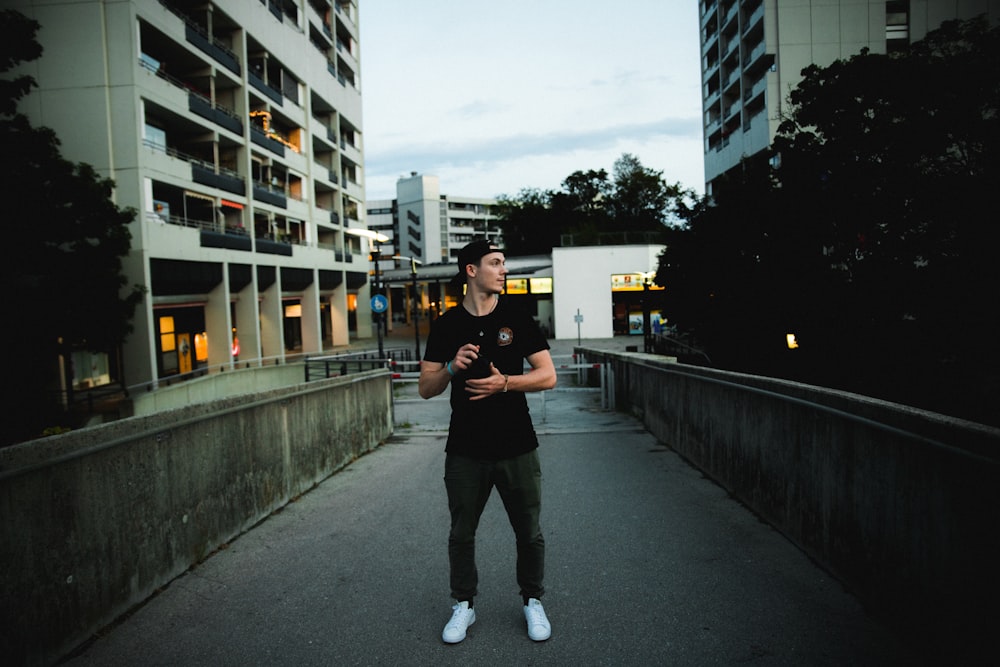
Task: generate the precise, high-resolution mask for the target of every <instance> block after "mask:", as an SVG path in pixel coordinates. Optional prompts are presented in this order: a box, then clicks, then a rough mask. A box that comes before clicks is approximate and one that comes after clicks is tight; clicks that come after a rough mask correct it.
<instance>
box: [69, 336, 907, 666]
mask: <svg viewBox="0 0 1000 667" xmlns="http://www.w3.org/2000/svg"><path fill="white" fill-rule="evenodd" d="M574 343H575V341H574ZM554 352H556V353H561V352H562V350H560V349H554ZM561 385H562V388H559V389H556V390H554V391H551V392H547V394H546V396H545V405H544V410H543V409H542V404H541V398H540V397H539V396H537V395H533V396H532V397H531V403H530V405H531V406H532V411H533V414H534V415H535V420H536V425H537V430H538V432H539V434H540V441H541V448H540V455H541V459H542V466H543V475H544V485H545V487H544V492H545V496H544V509H543V514H542V520H543V529H544V532H545V538H546V544H547V572H546V586H547V589H548V592H547V594H546V596H545V598H544V602H545V605H546V610H547V611H548V614H549V617H550V619H551V621H552V626H553V635H552V638H551V639H550V640H549V641H547V642H544V643H539V644H536V643H534V642H531V641H530V640H529V639H528V638H527V635H526V632H525V629H524V619H523V615H522V612H521V606H520V600H519V598H518V595H517V585H516V583H515V581H514V550H513V543H512V536H511V532H510V528H509V526H508V525H507V522H506V517H505V516H504V513H503V510H502V507H501V504H500V502H499V499H498V497H497V496H496V494H494V497H493V498H492V499H491V501H490V503H489V505H488V506H487V509H486V512H485V514H484V516H483V521H482V525H481V528H480V531H479V540H478V552H479V554H478V559H479V567H480V595H479V597H478V598H477V601H476V610H477V618H478V620H477V622H476V624H475V625H474V626H472V628H470V630H469V634H468V637H467V639H466V640H465V641H464V642H463V643H461V644H458V645H445V644H443V643H442V642H441V640H440V635H441V629H442V627H443V626H444V623H445V622H446V621H447V619H448V617H449V616H450V605H451V600H450V599H449V598H448V575H447V553H446V542H447V524H448V516H447V508H446V502H445V494H444V486H443V482H442V475H443V469H444V452H443V447H444V437H443V435H444V434H443V433H442V430H441V429H443V428H446V426H447V418H448V404H447V402H446V400H444V399H434V400H431V401H421V400H420V399H419V398H415V397H414V391H413V388H412V386H410V387H403V388H400V389H399V390H397V396H396V421H397V424H398V425H399V426H398V428H397V431H396V434H395V435H394V436H393V437H392V439H391V440H390V441H389V442H387V443H386V444H384V445H383V446H382V447H380V448H378V449H377V450H376V451H374V452H373V453H371V454H369V455H367V456H365V457H363V458H361V459H359V460H358V461H356V462H355V463H353V464H352V465H350V466H349V467H348V468H346V469H345V470H343V471H342V472H340V473H339V474H337V475H335V476H333V477H331V478H330V479H329V480H327V481H326V482H324V483H323V484H321V485H320V486H319V487H317V488H316V489H315V490H313V491H311V492H310V493H308V494H306V495H305V496H303V497H302V498H300V499H299V500H298V501H297V502H294V503H292V504H290V505H288V506H287V507H286V508H285V509H283V510H282V511H280V512H278V513H276V514H274V515H273V516H271V517H270V518H268V519H267V520H266V521H264V522H262V523H261V524H259V525H258V526H257V527H256V528H254V529H253V530H251V531H249V532H248V533H246V534H244V535H243V536H241V537H240V538H239V539H237V540H234V541H233V542H232V543H231V544H230V545H229V546H228V548H226V549H223V550H220V551H219V552H217V553H216V554H214V555H213V556H211V557H210V558H208V559H207V560H206V561H204V562H203V563H201V564H200V565H198V566H197V567H195V568H193V569H192V570H191V571H190V572H189V573H187V574H186V575H184V576H182V577H180V578H179V579H177V580H175V581H174V582H173V583H171V584H170V585H169V586H167V587H165V588H164V590H163V591H162V592H161V593H160V594H159V595H157V596H155V597H154V598H153V599H151V600H150V601H149V602H148V603H147V604H145V605H144V606H142V607H141V608H139V609H138V610H136V611H135V613H133V614H132V615H130V616H129V617H128V618H127V619H125V620H123V621H122V622H121V623H119V624H118V625H117V626H116V627H113V628H110V629H108V631H107V632H106V633H105V634H104V635H103V636H101V637H100V638H98V639H97V640H95V641H94V642H92V643H91V644H90V645H89V646H87V647H85V648H84V649H83V650H81V651H78V652H77V654H76V655H74V656H73V657H72V658H71V659H70V660H69V661H68V664H70V665H144V666H152V665H185V666H188V665H213V666H220V665H451V664H455V665H459V664H461V665H576V666H578V667H580V666H590V665H735V664H745V663H752V664H762V665H831V666H832V665H836V666H838V667H840V666H842V665H895V664H904V663H905V664H916V663H918V662H919V661H918V660H916V659H914V657H913V656H912V655H907V653H906V652H905V650H904V649H903V648H901V647H900V645H899V644H898V643H897V642H896V640H895V639H894V638H893V637H892V636H891V635H890V634H889V633H888V632H886V631H885V630H884V629H883V628H882V627H880V626H879V624H877V623H876V622H874V621H873V620H871V619H870V618H869V617H868V616H867V615H866V614H865V613H864V611H863V610H862V608H861V607H860V605H859V603H858V602H857V601H856V600H855V599H854V598H853V597H851V596H850V595H848V594H847V593H845V592H844V590H843V589H842V588H841V586H840V585H839V584H838V583H837V582H836V581H833V580H832V579H831V578H830V577H829V576H828V575H827V574H826V573H825V572H823V571H822V570H820V569H819V568H817V567H816V566H815V565H814V564H813V563H812V562H810V560H809V559H808V558H806V557H805V556H804V555H803V554H802V553H801V552H800V551H798V550H797V549H796V548H795V547H794V546H792V545H791V544H790V543H789V542H788V541H787V540H785V539H784V538H783V537H782V536H781V535H780V534H778V533H777V532H776V531H774V530H772V529H771V528H770V527H768V526H767V525H765V524H763V523H761V522H760V521H759V520H758V519H757V518H756V517H755V516H754V515H753V514H752V513H750V512H749V511H748V510H747V509H746V508H744V507H743V506H741V505H740V504H739V503H737V502H735V501H734V500H732V499H731V498H730V497H728V495H727V494H726V493H725V492H724V491H723V490H722V489H721V488H720V487H718V486H716V485H715V484H713V483H712V482H710V481H708V480H706V479H705V478H704V477H703V476H702V475H701V474H700V473H699V472H698V471H697V470H695V469H694V468H692V467H690V466H689V465H687V464H686V463H685V462H684V461H683V460H681V459H680V458H679V457H678V456H677V455H676V454H674V453H673V452H672V451H671V450H670V449H669V448H668V447H666V446H664V445H663V444H661V443H658V442H657V441H656V440H655V439H654V438H653V437H652V436H650V435H649V434H648V433H646V432H645V431H644V430H643V429H642V428H641V425H640V424H639V423H638V422H636V421H634V420H633V419H631V418H630V417H628V416H625V415H620V414H616V413H613V412H607V411H604V410H602V409H601V406H600V400H599V396H598V394H597V393H596V392H594V391H593V390H584V389H579V388H572V386H571V385H572V379H571V378H564V379H563V380H562V381H561Z"/></svg>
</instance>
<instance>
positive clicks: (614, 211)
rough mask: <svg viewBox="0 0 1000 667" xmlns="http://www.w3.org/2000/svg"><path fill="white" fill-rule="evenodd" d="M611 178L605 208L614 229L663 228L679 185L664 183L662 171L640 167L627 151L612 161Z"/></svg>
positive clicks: (661, 229) (679, 192)
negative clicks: (611, 183)
mask: <svg viewBox="0 0 1000 667" xmlns="http://www.w3.org/2000/svg"><path fill="white" fill-rule="evenodd" d="M612 180H613V187H612V191H611V195H610V198H609V204H608V208H609V211H610V217H611V221H612V227H613V229H614V230H615V231H652V232H661V231H663V230H664V227H665V226H666V223H667V220H668V214H669V212H670V210H671V202H672V201H673V199H674V198H676V197H678V196H679V195H680V194H681V187H680V186H679V185H667V183H666V182H665V181H664V180H663V172H662V171H655V170H653V169H649V168H648V167H644V166H642V163H641V162H639V159H638V158H636V157H635V156H634V155H631V154H629V153H623V154H622V156H621V157H620V158H618V160H616V161H615V164H614V168H613V176H612Z"/></svg>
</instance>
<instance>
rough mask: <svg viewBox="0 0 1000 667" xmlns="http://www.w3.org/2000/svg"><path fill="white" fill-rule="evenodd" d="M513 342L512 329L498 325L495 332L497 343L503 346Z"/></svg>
mask: <svg viewBox="0 0 1000 667" xmlns="http://www.w3.org/2000/svg"><path fill="white" fill-rule="evenodd" d="M513 342H514V330H513V329H511V328H510V327H500V330H499V331H498V332H497V345H499V346H500V347H504V346H506V345H510V344H511V343H513Z"/></svg>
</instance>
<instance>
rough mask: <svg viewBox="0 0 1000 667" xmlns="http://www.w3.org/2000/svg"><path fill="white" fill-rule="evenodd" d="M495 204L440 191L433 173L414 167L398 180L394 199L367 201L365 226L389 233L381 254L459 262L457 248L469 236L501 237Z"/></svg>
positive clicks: (472, 238) (441, 262)
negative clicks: (418, 171) (424, 173)
mask: <svg viewBox="0 0 1000 667" xmlns="http://www.w3.org/2000/svg"><path fill="white" fill-rule="evenodd" d="M496 203H497V201H496V199H492V198H484V197H459V196H454V195H442V194H441V183H440V180H439V179H438V177H437V176H429V175H423V174H419V173H417V172H415V171H414V172H410V175H409V176H404V177H401V178H400V179H399V180H398V181H396V198H395V199H377V200H371V201H369V202H367V206H366V208H367V220H368V227H369V229H372V230H376V231H379V232H381V233H382V234H384V235H385V236H387V237H389V239H390V240H389V241H387V242H386V243H385V247H384V248H383V253H382V254H383V256H391V255H392V254H399V255H404V256H408V257H414V258H416V259H417V260H419V261H420V262H422V263H423V264H447V263H449V262H455V261H457V259H458V251H459V250H461V248H462V246H464V245H465V244H466V243H469V242H470V241H473V240H475V239H481V238H489V239H493V240H496V239H499V238H500V227H499V226H498V225H497V221H496V216H495V215H494V213H493V208H494V207H495V206H496ZM390 251H391V252H390Z"/></svg>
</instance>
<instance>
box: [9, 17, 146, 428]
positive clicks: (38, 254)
mask: <svg viewBox="0 0 1000 667" xmlns="http://www.w3.org/2000/svg"><path fill="white" fill-rule="evenodd" d="M38 27H39V26H38V24H37V23H36V22H34V21H31V20H29V19H27V18H25V17H24V16H23V15H21V14H19V13H17V12H13V11H4V12H0V45H2V46H0V72H4V73H6V72H8V71H10V70H11V68H13V67H14V66H16V65H17V64H18V63H19V62H20V61H22V60H25V59H34V58H37V57H38V56H39V55H40V54H41V49H40V48H39V47H38V45H37V43H36V42H35V39H34V35H35V33H36V31H37V30H38ZM33 85H34V81H33V80H31V78H30V77H26V76H20V77H16V78H14V79H5V80H3V81H0V143H2V145H3V146H4V150H5V153H6V155H7V159H6V160H4V161H3V163H2V166H0V172H2V173H0V184H2V185H0V187H2V198H3V201H4V202H5V213H4V217H5V221H6V223H7V224H6V228H7V230H8V236H7V239H6V241H5V243H3V244H2V246H0V247H2V248H3V250H2V257H0V270H2V272H3V274H2V277H0V284H3V285H4V286H5V289H6V290H7V297H6V299H5V303H4V312H5V313H7V314H8V316H9V319H8V320H7V325H6V326H5V327H4V328H3V329H4V334H3V336H4V339H3V341H4V343H6V345H5V346H4V347H5V349H7V350H8V351H9V354H8V365H7V371H8V373H7V377H8V381H9V382H11V383H13V384H14V386H15V387H16V389H15V391H14V392H12V395H10V397H9V398H8V400H7V403H6V406H7V410H8V411H9V413H8V418H7V419H5V420H4V425H3V432H2V434H0V435H2V444H8V443H10V442H14V441H18V440H21V439H25V438H29V437H36V436H38V435H40V434H41V432H42V429H43V428H46V427H54V426H57V425H59V426H62V425H64V422H65V420H66V419H67V416H66V414H65V413H64V411H63V410H62V409H61V408H60V404H59V401H58V398H59V395H58V392H57V391H56V389H57V388H58V386H59V382H58V381H59V374H58V370H59V365H58V359H59V356H60V355H64V359H68V358H69V354H70V352H71V351H72V350H74V349H87V350H91V351H104V352H111V353H114V351H115V350H116V349H117V347H118V346H119V345H120V344H121V343H122V341H123V340H124V339H125V337H126V336H127V335H128V333H129V332H130V331H131V324H130V320H131V318H132V314H133V312H134V310H135V307H136V305H137V304H138V303H139V302H140V301H141V299H142V295H143V288H141V287H132V288H130V289H128V288H126V279H125V278H124V276H123V274H122V258H123V257H125V256H126V255H127V254H128V252H129V248H130V245H131V235H130V233H129V230H128V224H129V223H130V222H131V220H132V219H133V217H134V213H133V212H132V211H131V210H122V209H119V208H118V207H117V206H116V205H115V204H114V202H113V201H112V199H111V197H112V190H113V186H114V184H113V183H112V182H111V181H110V180H108V179H105V178H101V177H100V176H99V175H98V174H97V173H96V172H95V171H94V169H93V168H92V167H90V166H89V165H86V164H73V163H71V162H69V161H67V160H65V159H63V158H62V156H61V154H60V152H59V142H58V140H57V138H56V136H55V134H54V133H53V132H52V131H51V130H49V129H48V128H44V127H41V128H36V127H32V126H31V124H30V123H29V121H28V119H27V118H26V117H25V116H23V115H21V114H18V113H17V101H18V99H20V98H21V97H23V96H24V95H25V94H26V93H27V92H28V91H29V90H30V88H31V87H32V86H33Z"/></svg>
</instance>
